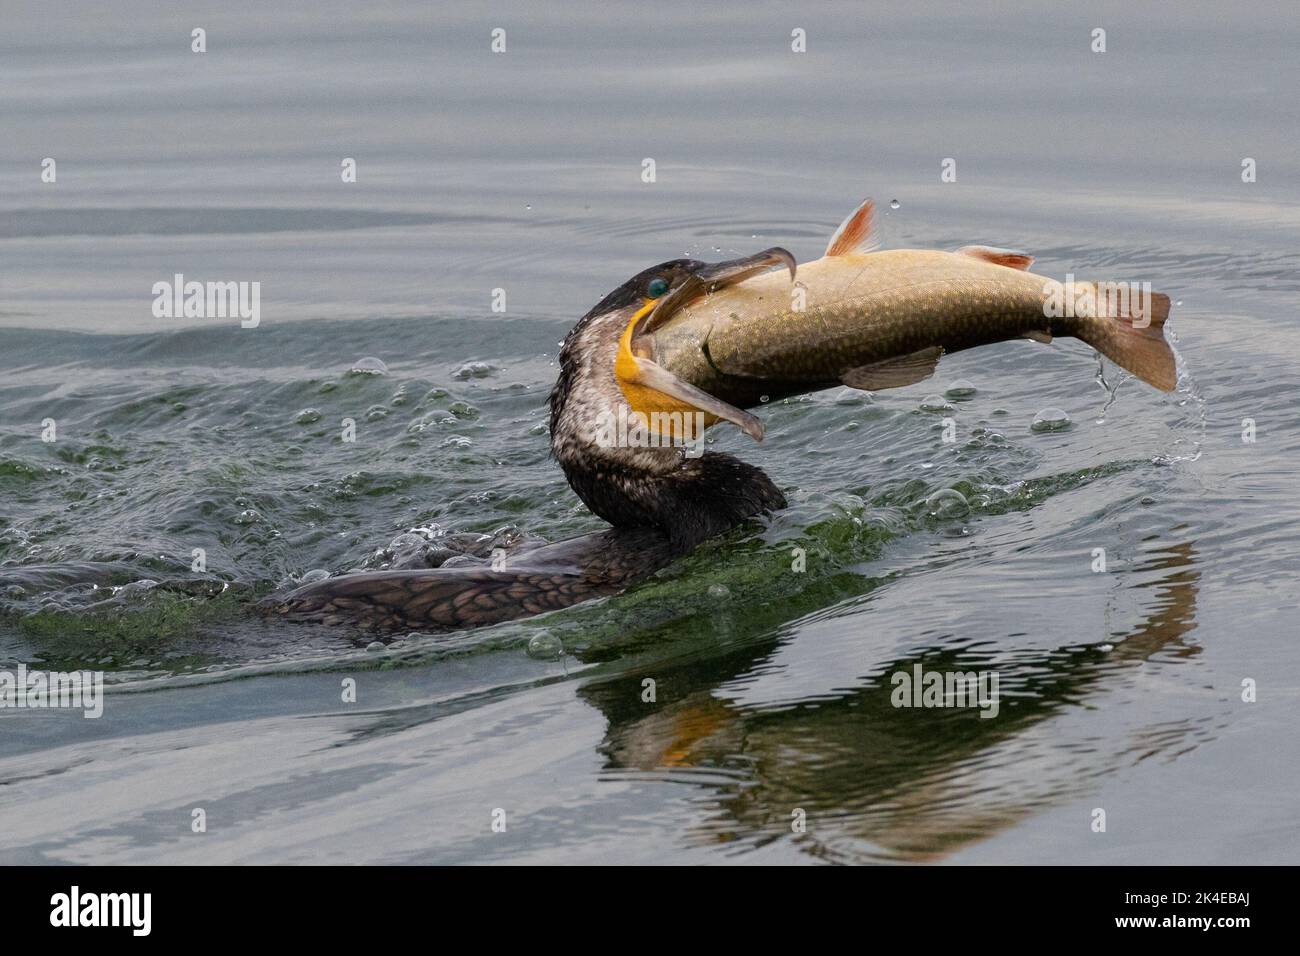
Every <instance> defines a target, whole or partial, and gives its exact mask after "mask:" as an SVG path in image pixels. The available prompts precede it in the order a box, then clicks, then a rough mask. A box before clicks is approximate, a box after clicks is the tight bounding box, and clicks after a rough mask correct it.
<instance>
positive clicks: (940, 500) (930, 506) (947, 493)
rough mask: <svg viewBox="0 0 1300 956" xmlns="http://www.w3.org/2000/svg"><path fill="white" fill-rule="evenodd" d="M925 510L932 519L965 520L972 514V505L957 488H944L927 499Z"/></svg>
mask: <svg viewBox="0 0 1300 956" xmlns="http://www.w3.org/2000/svg"><path fill="white" fill-rule="evenodd" d="M925 510H926V513H927V514H928V515H930V517H932V518H964V517H965V516H966V515H968V514H970V504H969V502H967V501H966V496H965V495H963V494H962V493H961V492H960V491H958V490H956V489H955V488H943V489H940V490H939V491H936V492H935V493H934V494H932V495H931V496H930V497H928V498H926V499H925Z"/></svg>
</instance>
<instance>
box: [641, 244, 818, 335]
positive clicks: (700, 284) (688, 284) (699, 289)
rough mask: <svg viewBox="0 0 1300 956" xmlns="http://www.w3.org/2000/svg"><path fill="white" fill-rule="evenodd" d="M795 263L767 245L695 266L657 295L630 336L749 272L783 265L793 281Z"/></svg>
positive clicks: (649, 329)
mask: <svg viewBox="0 0 1300 956" xmlns="http://www.w3.org/2000/svg"><path fill="white" fill-rule="evenodd" d="M796 265H797V264H796V263H795V259H794V256H792V255H791V254H790V253H789V252H787V251H786V250H785V249H782V248H781V247H780V246H773V247H772V248H771V249H764V250H763V251H762V252H758V253H755V254H754V255H752V256H744V257H742V258H740V259H729V260H728V261H726V262H711V263H709V264H708V265H706V266H704V267H703V268H702V269H697V270H696V271H695V272H693V273H692V274H691V275H690V276H688V277H687V279H686V281H685V282H683V283H682V284H681V285H679V286H677V288H675V289H673V290H672V291H671V292H669V293H668V294H667V295H665V296H663V297H662V298H661V299H659V300H658V301H657V302H656V303H655V307H654V309H652V310H651V311H650V313H649V315H647V316H646V317H645V319H644V320H643V321H642V322H641V324H640V326H639V327H638V328H637V329H636V330H635V331H634V332H633V333H632V335H633V338H634V339H635V338H636V337H638V336H641V335H646V334H648V333H650V332H653V331H654V330H655V329H657V328H658V327H659V326H661V325H663V323H665V322H667V321H668V319H670V318H672V316H673V314H674V313H675V312H677V311H678V310H679V309H681V308H683V307H685V306H687V305H689V304H690V303H692V302H694V301H695V300H696V299H698V298H700V297H701V296H705V295H708V294H709V293H711V292H716V291H718V290H719V289H722V288H725V287H726V286H729V285H735V284H736V283H738V282H744V281H745V280H746V279H748V278H750V277H751V276H756V275H758V274H759V273H762V272H766V271H767V270H769V269H771V268H774V267H777V266H785V267H786V268H787V269H789V270H790V281H791V282H793V281H794V274H795V268H796Z"/></svg>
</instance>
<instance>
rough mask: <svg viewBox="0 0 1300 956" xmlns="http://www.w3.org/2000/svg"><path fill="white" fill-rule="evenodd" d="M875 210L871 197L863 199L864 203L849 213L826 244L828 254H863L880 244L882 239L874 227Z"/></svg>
mask: <svg viewBox="0 0 1300 956" xmlns="http://www.w3.org/2000/svg"><path fill="white" fill-rule="evenodd" d="M875 211H876V206H875V203H873V202H872V201H871V200H870V199H864V200H862V204H861V205H860V206H858V208H857V209H855V210H853V212H851V213H849V215H848V217H847V218H846V219H845V220H844V221H843V222H842V223H840V227H839V228H838V229H836V230H835V232H834V234H833V235H832V236H831V241H830V243H829V244H828V245H827V246H826V255H828V256H851V255H862V254H864V253H867V252H871V251H873V250H874V249H875V248H876V247H877V246H879V245H880V240H879V239H877V237H876V233H875V228H874V220H875Z"/></svg>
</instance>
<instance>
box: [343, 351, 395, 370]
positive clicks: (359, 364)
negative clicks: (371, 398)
mask: <svg viewBox="0 0 1300 956" xmlns="http://www.w3.org/2000/svg"><path fill="white" fill-rule="evenodd" d="M348 374H349V375H387V374H388V366H387V365H385V364H384V361H383V359H377V358H375V357H374V356H373V355H367V356H366V357H365V358H359V359H357V360H356V361H355V362H353V363H352V367H351V368H350V369H348Z"/></svg>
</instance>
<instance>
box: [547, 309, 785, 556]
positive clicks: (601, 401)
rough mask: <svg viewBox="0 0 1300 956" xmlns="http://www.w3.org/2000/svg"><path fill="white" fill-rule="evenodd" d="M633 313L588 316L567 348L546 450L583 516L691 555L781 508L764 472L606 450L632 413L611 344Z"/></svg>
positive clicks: (660, 451) (729, 460)
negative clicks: (665, 541) (647, 533)
mask: <svg viewBox="0 0 1300 956" xmlns="http://www.w3.org/2000/svg"><path fill="white" fill-rule="evenodd" d="M634 309H635V305H634V304H629V305H627V306H625V307H622V308H616V309H612V310H610V311H607V312H599V311H596V310H593V311H592V312H591V313H590V314H588V315H587V316H585V317H584V318H583V320H582V321H581V322H579V323H578V325H577V326H575V327H574V329H573V331H572V332H570V333H569V336H568V338H567V339H565V342H564V345H563V347H562V348H561V350H560V361H559V364H560V375H559V379H558V381H557V382H556V383H555V389H554V390H553V391H552V392H551V402H550V404H551V417H550V425H551V451H552V453H553V454H554V455H555V458H556V460H557V461H558V462H559V463H560V467H561V468H563V469H564V474H565V477H566V478H568V480H569V484H570V485H571V486H572V487H573V490H574V491H575V492H577V494H578V497H579V498H581V499H582V500H583V502H585V503H586V505H587V507H588V508H590V509H591V510H592V511H593V512H595V513H596V514H598V515H600V517H602V518H604V519H605V520H606V521H608V522H609V523H610V524H612V525H614V526H616V527H649V528H656V529H658V530H660V531H661V532H663V533H664V534H665V535H667V536H668V537H669V539H670V540H671V541H672V544H673V546H674V548H675V549H677V550H678V552H679V553H680V552H685V551H689V550H690V549H691V548H693V547H695V545H697V544H699V543H700V542H701V541H703V540H704V539H706V538H709V537H712V536H713V535H716V534H720V533H722V532H723V531H726V530H727V529H728V528H731V527H733V526H734V525H736V524H738V523H739V522H741V521H743V520H744V519H746V518H748V517H751V516H752V515H755V514H758V513H759V512H762V511H770V510H776V509H779V508H784V507H785V498H784V497H783V496H782V495H781V492H780V491H779V490H778V489H777V487H776V486H775V485H774V484H772V481H771V480H770V479H769V478H768V477H767V475H765V474H763V472H762V471H761V470H760V469H758V468H755V467H754V466H753V465H748V464H746V463H745V462H743V461H740V460H739V459H736V458H733V457H732V456H730V455H723V454H718V453H714V452H705V453H704V454H703V455H701V456H699V457H689V456H687V455H686V454H685V453H684V451H683V449H682V448H676V447H626V446H618V445H617V444H615V445H612V446H611V444H610V443H609V442H608V441H607V440H602V437H601V436H602V435H603V436H608V435H609V434H610V429H609V427H608V425H609V423H610V422H611V421H617V420H619V416H620V415H622V416H623V417H624V418H626V416H627V415H628V413H629V412H630V409H629V408H628V406H627V402H626V400H625V398H624V396H623V393H622V391H621V389H620V388H619V385H618V382H617V380H616V379H615V377H614V359H615V355H616V352H617V348H618V340H619V336H620V335H622V333H623V330H624V329H625V328H626V327H627V323H628V322H629V321H630V319H631V316H632V313H633V311H634Z"/></svg>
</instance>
